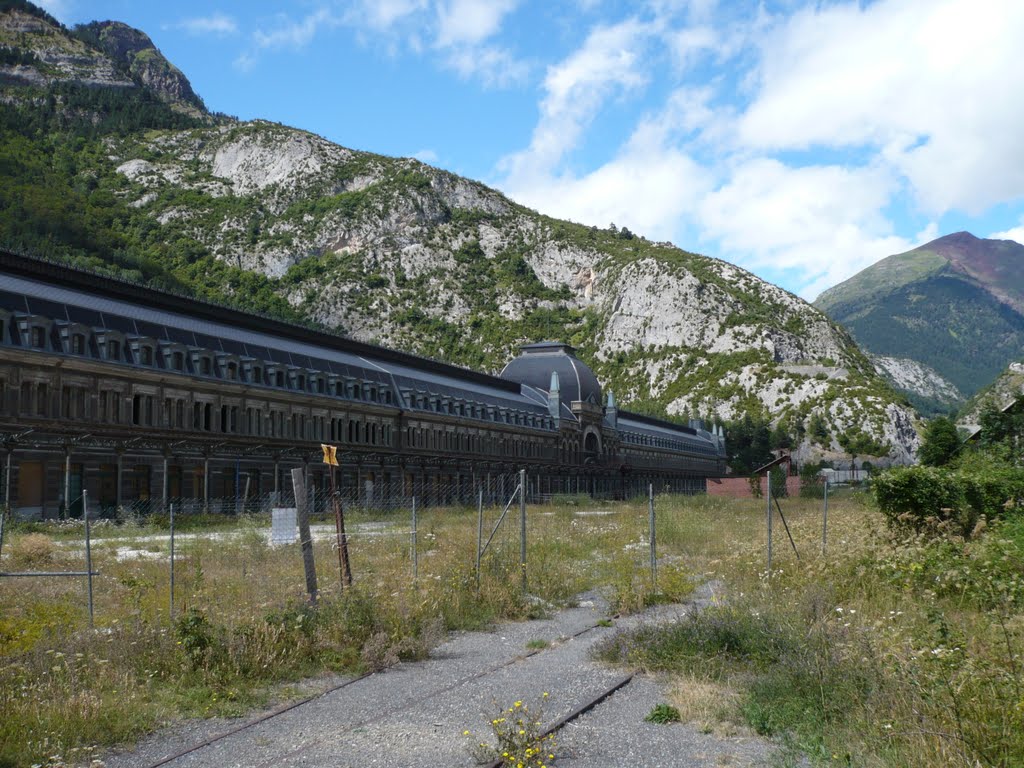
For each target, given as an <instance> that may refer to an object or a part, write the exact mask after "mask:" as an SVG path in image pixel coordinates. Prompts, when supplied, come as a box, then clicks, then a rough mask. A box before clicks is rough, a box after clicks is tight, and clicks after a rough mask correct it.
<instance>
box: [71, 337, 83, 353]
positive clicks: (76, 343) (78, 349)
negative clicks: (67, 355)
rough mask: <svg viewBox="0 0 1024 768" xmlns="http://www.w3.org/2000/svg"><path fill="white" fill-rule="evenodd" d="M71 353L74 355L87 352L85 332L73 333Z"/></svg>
mask: <svg viewBox="0 0 1024 768" xmlns="http://www.w3.org/2000/svg"><path fill="white" fill-rule="evenodd" d="M71 354H72V355H84V354H85V334H84V333H73V334H71Z"/></svg>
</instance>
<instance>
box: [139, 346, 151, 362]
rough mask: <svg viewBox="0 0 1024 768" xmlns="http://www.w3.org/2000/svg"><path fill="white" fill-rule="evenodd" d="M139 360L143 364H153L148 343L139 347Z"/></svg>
mask: <svg viewBox="0 0 1024 768" xmlns="http://www.w3.org/2000/svg"><path fill="white" fill-rule="evenodd" d="M139 362H141V363H142V364H143V365H152V364H153V348H152V347H150V346H148V345H143V346H141V347H139Z"/></svg>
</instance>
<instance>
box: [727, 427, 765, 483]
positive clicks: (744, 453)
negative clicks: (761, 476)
mask: <svg viewBox="0 0 1024 768" xmlns="http://www.w3.org/2000/svg"><path fill="white" fill-rule="evenodd" d="M725 445H726V450H727V451H728V457H729V458H728V462H729V466H730V467H732V471H733V472H735V473H736V474H737V475H749V474H751V473H752V472H753V471H754V470H755V469H757V468H758V467H760V466H763V465H764V464H767V463H768V462H769V461H771V460H772V459H773V458H775V457H774V456H772V447H773V446H772V429H771V424H770V423H769V421H768V419H767V418H766V417H765V416H764V415H763V414H757V415H756V416H751V415H750V414H749V413H747V414H745V415H744V416H743V418H742V419H740V420H738V421H734V422H731V423H729V424H726V426H725Z"/></svg>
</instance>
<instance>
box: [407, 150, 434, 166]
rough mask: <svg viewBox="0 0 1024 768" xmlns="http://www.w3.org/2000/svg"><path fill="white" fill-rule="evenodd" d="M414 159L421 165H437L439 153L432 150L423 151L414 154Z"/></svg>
mask: <svg viewBox="0 0 1024 768" xmlns="http://www.w3.org/2000/svg"><path fill="white" fill-rule="evenodd" d="M413 157H414V158H416V159H417V160H419V161H420V162H421V163H428V164H430V165H436V164H437V161H438V157H437V152H435V151H434V150H432V149H421V150H419V151H418V152H414V153H413Z"/></svg>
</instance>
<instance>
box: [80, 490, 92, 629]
mask: <svg viewBox="0 0 1024 768" xmlns="http://www.w3.org/2000/svg"><path fill="white" fill-rule="evenodd" d="M82 517H83V519H84V520H85V571H86V573H87V574H88V576H87V578H88V584H89V586H88V589H89V628H90V629H92V627H93V625H94V618H95V616H94V611H93V603H92V541H91V537H90V532H89V497H88V495H87V494H86V491H85V489H84V488H83V489H82Z"/></svg>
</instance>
